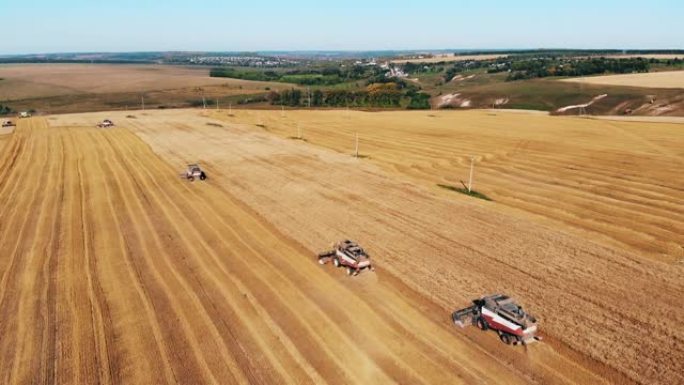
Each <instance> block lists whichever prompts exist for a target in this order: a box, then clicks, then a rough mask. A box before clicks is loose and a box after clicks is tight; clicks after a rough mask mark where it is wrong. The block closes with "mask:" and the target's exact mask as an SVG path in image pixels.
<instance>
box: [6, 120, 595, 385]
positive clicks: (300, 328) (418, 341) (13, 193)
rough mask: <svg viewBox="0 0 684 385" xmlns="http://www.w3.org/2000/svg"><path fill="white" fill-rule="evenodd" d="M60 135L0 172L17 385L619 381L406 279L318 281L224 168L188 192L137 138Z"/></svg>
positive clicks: (23, 148) (29, 129)
mask: <svg viewBox="0 0 684 385" xmlns="http://www.w3.org/2000/svg"><path fill="white" fill-rule="evenodd" d="M121 118H123V117H121ZM51 119H52V118H51ZM140 120H141V121H142V122H146V117H141V119H140ZM158 121H159V122H161V121H163V120H158ZM47 122H48V121H47V120H44V119H41V118H32V119H27V120H22V121H21V122H20V123H19V127H18V129H17V130H16V131H15V133H14V134H13V135H12V136H11V138H10V139H9V141H8V142H7V144H6V147H5V148H4V149H3V152H2V155H1V156H0V170H1V173H2V178H0V180H1V181H2V182H0V213H1V217H2V221H0V255H1V256H2V258H0V319H1V320H2V322H0V382H2V383H3V384H26V383H46V384H94V383H99V384H152V383H159V384H165V383H180V384H199V383H207V384H284V383H298V384H307V383H316V384H325V383H327V384H350V383H357V384H385V383H407V382H408V383H412V384H430V383H449V384H473V383H507V384H525V383H550V384H572V383H587V382H591V383H601V382H602V381H601V380H600V379H599V378H597V374H595V373H594V372H592V371H590V370H587V369H579V370H578V369H576V368H575V367H574V366H572V365H574V361H568V360H567V359H566V358H564V357H559V356H558V355H557V354H556V353H555V352H554V350H553V349H552V348H550V347H547V346H541V347H540V349H539V350H536V351H535V352H534V353H531V354H529V355H528V354H525V352H524V350H522V349H501V345H500V344H501V343H500V342H499V341H498V340H497V339H496V337H494V336H487V335H482V334H481V333H480V332H478V331H477V330H469V331H467V332H466V333H465V334H464V333H462V332H460V331H456V330H455V328H454V327H453V326H452V325H451V324H450V322H449V321H448V314H445V313H444V312H443V311H441V309H439V308H438V307H437V306H436V305H435V304H433V303H431V302H430V301H428V300H426V299H425V298H424V297H422V296H421V295H419V294H418V293H416V292H414V291H412V290H411V289H410V288H408V287H407V286H405V285H404V284H403V283H401V282H400V281H398V280H397V279H395V278H394V277H392V276H391V275H390V274H383V275H375V274H367V275H362V276H360V277H357V278H358V279H354V280H350V279H349V278H347V277H346V276H344V275H343V274H340V273H341V272H340V271H333V269H332V268H331V267H329V266H327V267H321V266H319V265H318V264H317V263H316V262H315V260H314V258H313V255H312V252H311V250H308V249H305V248H303V247H302V246H301V245H300V244H299V243H298V242H297V241H295V240H293V239H291V238H288V237H286V236H284V235H283V234H281V233H280V232H279V231H278V230H277V229H276V228H275V227H274V226H273V225H271V224H270V223H268V222H266V221H265V220H264V219H263V218H262V217H260V216H259V215H258V214H257V213H255V212H254V211H252V210H251V209H249V208H248V207H246V206H245V205H244V204H243V203H241V202H240V201H238V200H236V199H235V198H233V196H232V195H231V194H230V193H228V192H227V191H226V190H224V188H223V187H222V185H221V184H218V183H216V184H215V183H213V182H212V179H213V178H216V180H217V181H218V180H219V179H220V178H221V177H220V176H219V173H218V172H216V171H215V169H214V168H213V167H211V165H210V168H209V170H210V176H211V178H210V180H209V181H207V182H206V183H194V184H193V183H189V182H186V181H183V180H181V179H180V178H178V172H179V167H181V166H182V165H179V164H176V163H175V162H174V163H173V164H170V163H166V162H164V161H163V160H162V159H160V158H159V157H157V156H156V155H155V154H154V153H152V152H151V150H150V147H148V146H147V145H146V144H145V143H144V142H142V141H141V140H140V139H139V138H138V137H137V136H135V135H134V134H133V133H132V132H131V131H130V130H128V129H126V128H125V127H120V128H113V129H107V130H98V129H95V128H92V127H90V125H80V126H79V125H64V126H60V124H61V122H63V121H62V119H56V120H51V121H50V122H51V125H52V127H48V123H47ZM124 125H125V124H122V126H124ZM153 127H155V128H156V126H154V125H153ZM205 127H207V126H206V125H205ZM209 128H211V129H217V128H215V127H209ZM276 142H277V141H276ZM215 172H216V173H215ZM20 177H21V183H15V182H12V181H17V180H18V178H20ZM473 341H477V342H476V343H474V342H473ZM556 360H561V362H563V363H565V364H566V365H568V366H567V368H568V371H567V373H565V372H558V368H556V366H555V365H554V362H555V361H556ZM549 364H551V366H549ZM570 368H572V371H570Z"/></svg>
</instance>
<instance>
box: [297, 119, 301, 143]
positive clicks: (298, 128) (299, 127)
mask: <svg viewBox="0 0 684 385" xmlns="http://www.w3.org/2000/svg"><path fill="white" fill-rule="evenodd" d="M297 138H299V139H301V138H302V127H301V126H300V125H299V122H297Z"/></svg>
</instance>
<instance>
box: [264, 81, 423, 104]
mask: <svg viewBox="0 0 684 385" xmlns="http://www.w3.org/2000/svg"><path fill="white" fill-rule="evenodd" d="M267 98H268V100H269V102H270V103H271V104H272V105H279V106H290V107H300V106H309V105H311V107H372V108H400V107H402V105H406V108H411V109H429V108H430V96H429V95H427V94H424V93H422V92H418V91H417V90H415V89H413V88H410V89H406V88H402V87H401V86H400V85H399V84H398V83H394V82H385V83H372V84H369V85H368V86H367V87H366V88H364V89H361V90H343V89H331V90H320V89H316V90H314V91H313V92H311V93H308V92H303V91H302V90H298V89H290V90H283V91H280V92H278V91H271V92H270V93H269V94H268V97H267Z"/></svg>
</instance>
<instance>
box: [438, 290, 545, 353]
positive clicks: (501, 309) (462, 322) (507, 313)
mask: <svg viewBox="0 0 684 385" xmlns="http://www.w3.org/2000/svg"><path fill="white" fill-rule="evenodd" d="M451 319H452V320H453V322H454V324H456V325H457V326H460V327H462V328H463V327H466V326H469V325H477V326H478V327H479V328H480V329H482V330H489V329H492V330H494V331H496V332H497V334H499V338H500V339H501V341H503V342H504V343H506V344H513V345H517V344H523V345H526V344H529V343H532V342H535V341H539V340H541V337H539V336H537V319H536V318H534V317H533V316H532V315H530V314H527V313H526V312H525V311H524V310H523V308H522V307H521V306H520V305H518V304H517V303H516V302H515V301H514V300H513V299H512V298H510V297H508V296H506V295H502V294H495V295H490V296H487V297H482V298H479V299H476V300H474V301H473V306H469V307H467V308H464V309H460V310H457V311H455V312H453V313H452V314H451Z"/></svg>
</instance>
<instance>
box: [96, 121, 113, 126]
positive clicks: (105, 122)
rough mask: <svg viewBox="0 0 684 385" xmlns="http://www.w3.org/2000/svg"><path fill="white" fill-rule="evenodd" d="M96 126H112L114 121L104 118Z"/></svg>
mask: <svg viewBox="0 0 684 385" xmlns="http://www.w3.org/2000/svg"><path fill="white" fill-rule="evenodd" d="M97 126H98V127H100V128H107V127H114V122H112V121H111V120H109V119H105V120H103V121H101V122H100V123H98V124H97Z"/></svg>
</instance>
